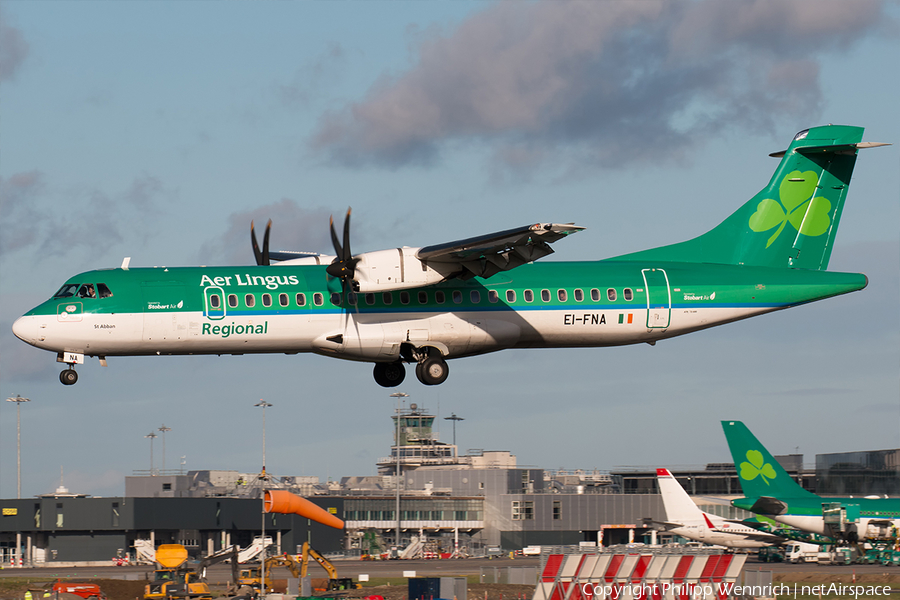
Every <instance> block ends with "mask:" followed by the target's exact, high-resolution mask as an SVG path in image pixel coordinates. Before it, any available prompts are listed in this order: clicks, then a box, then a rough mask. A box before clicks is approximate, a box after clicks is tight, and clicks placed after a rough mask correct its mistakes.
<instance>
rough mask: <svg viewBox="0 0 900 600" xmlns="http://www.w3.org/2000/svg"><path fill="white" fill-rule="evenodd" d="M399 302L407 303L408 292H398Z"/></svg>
mask: <svg viewBox="0 0 900 600" xmlns="http://www.w3.org/2000/svg"><path fill="white" fill-rule="evenodd" d="M400 304H409V292H400Z"/></svg>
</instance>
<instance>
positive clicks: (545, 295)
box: [541, 290, 550, 302]
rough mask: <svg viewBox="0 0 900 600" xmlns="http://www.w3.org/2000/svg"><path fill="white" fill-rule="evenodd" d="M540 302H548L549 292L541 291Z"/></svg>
mask: <svg viewBox="0 0 900 600" xmlns="http://www.w3.org/2000/svg"><path fill="white" fill-rule="evenodd" d="M541 300H543V301H544V302H550V290H541Z"/></svg>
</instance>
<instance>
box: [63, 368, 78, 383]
mask: <svg viewBox="0 0 900 600" xmlns="http://www.w3.org/2000/svg"><path fill="white" fill-rule="evenodd" d="M59 381H60V383H62V384H63V385H75V382H76V381H78V373H77V372H75V369H66V370H65V371H62V372H61V373H60V374H59Z"/></svg>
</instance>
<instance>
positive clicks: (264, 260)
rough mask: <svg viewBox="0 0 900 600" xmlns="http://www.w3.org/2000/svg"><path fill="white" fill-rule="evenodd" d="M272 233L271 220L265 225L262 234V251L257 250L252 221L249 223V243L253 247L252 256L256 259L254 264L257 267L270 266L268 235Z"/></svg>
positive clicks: (257, 245)
mask: <svg viewBox="0 0 900 600" xmlns="http://www.w3.org/2000/svg"><path fill="white" fill-rule="evenodd" d="M271 231H272V219H269V222H268V223H267V224H266V232H265V234H263V247H262V251H260V249H259V242H257V241H256V230H255V229H254V228H253V221H250V243H251V244H252V245H253V256H254V258H256V264H257V265H259V266H263V265H269V264H271V263H270V261H269V233H270V232H271Z"/></svg>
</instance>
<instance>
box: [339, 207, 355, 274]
mask: <svg viewBox="0 0 900 600" xmlns="http://www.w3.org/2000/svg"><path fill="white" fill-rule="evenodd" d="M351 210H352V209H350V208H348V209H347V216H346V217H344V255H343V256H341V260H343V261H344V262H347V261H349V260H350V257H352V256H353V253H352V252H350V211H351Z"/></svg>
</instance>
